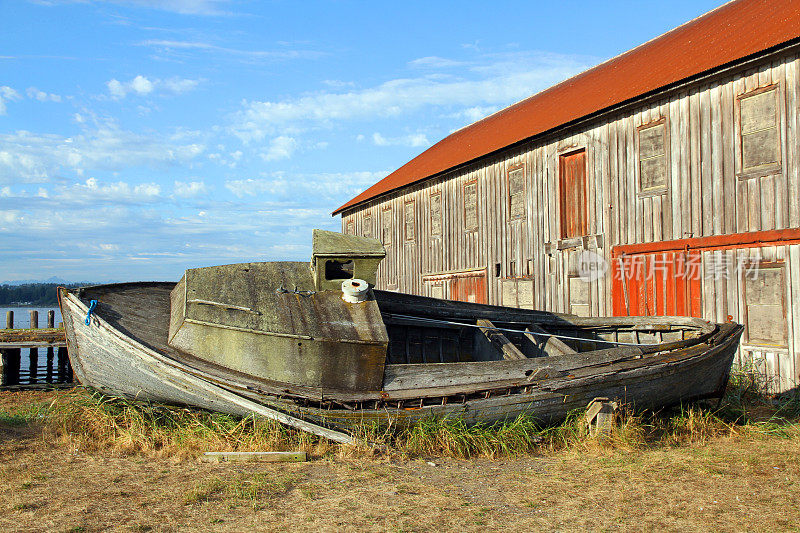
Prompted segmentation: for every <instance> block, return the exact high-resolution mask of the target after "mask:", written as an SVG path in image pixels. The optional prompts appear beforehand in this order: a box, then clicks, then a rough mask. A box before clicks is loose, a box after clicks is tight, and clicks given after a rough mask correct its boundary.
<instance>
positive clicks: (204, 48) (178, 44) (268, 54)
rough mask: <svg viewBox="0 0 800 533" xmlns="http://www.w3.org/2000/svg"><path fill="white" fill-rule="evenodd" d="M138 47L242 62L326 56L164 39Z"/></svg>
mask: <svg viewBox="0 0 800 533" xmlns="http://www.w3.org/2000/svg"><path fill="white" fill-rule="evenodd" d="M139 46H147V47H149V48H155V49H156V50H159V51H161V52H162V53H166V54H173V55H175V54H180V53H183V54H186V53H189V52H202V53H205V54H218V55H225V56H230V57H233V58H239V59H240V60H242V61H250V62H253V61H287V60H294V59H319V58H320V57H323V56H326V55H328V54H327V53H324V52H318V51H315V50H241V49H238V48H228V47H225V46H219V45H216V44H211V43H207V42H202V41H174V40H166V39H148V40H146V41H142V42H140V43H139Z"/></svg>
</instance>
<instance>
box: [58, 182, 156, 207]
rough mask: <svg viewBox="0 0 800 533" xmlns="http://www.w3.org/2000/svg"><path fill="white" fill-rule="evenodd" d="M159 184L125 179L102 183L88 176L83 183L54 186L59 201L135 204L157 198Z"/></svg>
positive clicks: (152, 200)
mask: <svg viewBox="0 0 800 533" xmlns="http://www.w3.org/2000/svg"><path fill="white" fill-rule="evenodd" d="M160 194H161V186H160V185H158V184H156V183H140V184H136V185H132V184H130V183H128V182H125V181H117V182H113V183H103V182H101V181H100V180H98V179H97V178H89V179H87V180H86V181H84V182H83V183H74V184H71V185H66V186H64V185H62V186H59V187H57V188H56V197H57V198H58V199H59V201H61V202H66V203H74V204H99V203H111V204H114V205H118V204H137V203H147V202H154V201H156V200H158V199H159V196H160Z"/></svg>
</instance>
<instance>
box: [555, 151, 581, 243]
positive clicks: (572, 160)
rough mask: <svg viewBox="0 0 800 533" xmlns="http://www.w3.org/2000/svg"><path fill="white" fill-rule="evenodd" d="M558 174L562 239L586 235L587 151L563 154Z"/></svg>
mask: <svg viewBox="0 0 800 533" xmlns="http://www.w3.org/2000/svg"><path fill="white" fill-rule="evenodd" d="M558 173H559V176H558V179H559V194H560V198H559V202H560V205H559V208H560V222H561V238H562V239H569V238H571V237H580V236H582V235H586V234H587V228H588V222H587V218H588V217H587V210H586V203H587V201H586V150H578V151H575V152H571V153H568V154H562V155H561V156H560V157H559V162H558Z"/></svg>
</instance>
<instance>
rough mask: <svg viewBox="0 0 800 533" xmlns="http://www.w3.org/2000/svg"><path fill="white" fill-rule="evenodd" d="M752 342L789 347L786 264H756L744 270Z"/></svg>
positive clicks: (749, 339)
mask: <svg viewBox="0 0 800 533" xmlns="http://www.w3.org/2000/svg"><path fill="white" fill-rule="evenodd" d="M742 281H743V284H744V301H745V312H746V313H747V317H746V320H745V322H746V335H745V338H746V339H747V343H748V344H756V345H767V346H781V347H786V346H787V338H788V335H787V324H786V298H785V294H784V293H785V291H784V288H785V287H786V274H785V268H784V265H783V264H780V263H754V264H751V265H749V266H748V267H747V268H745V269H743V280H742Z"/></svg>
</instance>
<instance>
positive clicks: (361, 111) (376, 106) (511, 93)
mask: <svg viewBox="0 0 800 533" xmlns="http://www.w3.org/2000/svg"><path fill="white" fill-rule="evenodd" d="M585 67H586V63H585V62H584V61H583V60H582V59H581V58H576V57H572V56H559V55H554V54H516V55H514V56H511V55H509V54H506V55H503V56H492V57H491V58H488V59H487V60H486V61H485V62H484V63H482V64H480V65H477V66H474V67H471V68H470V69H469V72H467V74H468V75H470V76H471V77H473V78H474V77H478V78H479V79H467V78H455V77H452V76H449V77H442V76H423V77H419V78H402V79H395V80H390V81H387V82H385V83H382V84H380V85H378V86H376V87H372V88H368V89H363V90H359V91H350V92H339V93H331V92H320V93H316V94H311V95H306V96H302V97H299V98H293V99H288V100H283V101H263V102H260V101H249V102H248V101H245V102H244V103H243V109H242V110H241V111H240V112H239V113H238V114H236V115H235V117H234V122H235V123H234V125H233V131H234V133H235V134H236V135H238V136H239V137H240V138H241V139H242V140H243V141H245V142H248V141H252V140H261V139H263V138H265V137H267V136H269V135H274V134H276V133H282V134H286V133H287V132H290V131H295V132H296V131H302V129H304V128H305V129H308V128H319V127H330V126H331V125H333V124H334V123H336V122H341V121H348V120H363V119H376V118H386V117H396V116H400V115H403V114H408V113H411V112H415V111H419V110H421V109H423V108H431V107H439V108H444V109H453V108H459V107H479V106H494V107H497V106H505V105H509V104H511V103H513V102H516V101H518V100H520V99H522V98H525V97H527V96H530V95H531V94H533V93H535V92H536V91H537V90H540V89H543V88H545V87H548V86H550V85H552V84H553V83H555V82H557V81H560V80H562V79H564V78H566V77H568V76H569V75H572V74H574V73H575V72H577V71H580V70H582V69H583V68H585Z"/></svg>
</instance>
